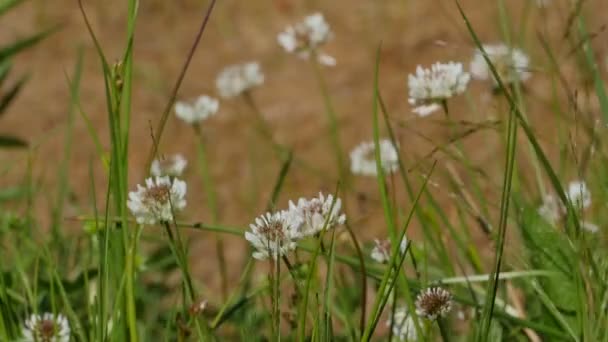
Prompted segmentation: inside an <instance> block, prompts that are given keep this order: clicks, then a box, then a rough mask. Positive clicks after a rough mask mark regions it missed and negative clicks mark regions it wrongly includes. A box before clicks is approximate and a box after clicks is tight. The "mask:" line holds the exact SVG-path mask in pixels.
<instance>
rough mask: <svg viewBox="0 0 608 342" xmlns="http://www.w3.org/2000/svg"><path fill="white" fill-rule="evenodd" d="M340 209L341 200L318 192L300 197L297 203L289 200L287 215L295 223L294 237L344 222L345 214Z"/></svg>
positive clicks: (330, 227) (300, 236) (317, 231)
mask: <svg viewBox="0 0 608 342" xmlns="http://www.w3.org/2000/svg"><path fill="white" fill-rule="evenodd" d="M341 210H342V200H340V199H339V198H336V199H335V200H334V196H332V195H331V194H330V195H327V197H325V196H324V195H323V194H322V193H319V196H318V197H315V198H312V199H305V198H300V199H299V200H298V203H297V204H294V203H293V202H292V201H289V211H288V215H289V216H290V217H291V221H292V222H293V223H294V224H295V225H296V231H295V235H296V237H298V238H303V237H306V236H313V235H315V234H317V233H320V232H321V231H322V230H323V228H325V229H327V230H329V229H332V228H334V227H335V226H337V225H341V224H344V222H345V221H346V215H345V214H343V213H341Z"/></svg>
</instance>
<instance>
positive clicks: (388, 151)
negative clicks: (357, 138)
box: [350, 139, 399, 176]
mask: <svg viewBox="0 0 608 342" xmlns="http://www.w3.org/2000/svg"><path fill="white" fill-rule="evenodd" d="M378 143H379V145H380V162H381V163H382V168H383V170H384V172H385V173H393V172H395V171H397V170H398V168H399V153H397V149H396V148H395V146H394V145H393V143H392V142H391V141H390V140H388V139H382V140H380V141H379V142H378ZM374 152H375V148H374V142H373V141H368V142H363V143H361V144H359V145H358V146H357V147H355V148H354V149H353V150H352V151H351V152H350V170H351V172H352V173H354V174H358V175H363V176H377V175H378V173H377V169H376V159H375V154H374Z"/></svg>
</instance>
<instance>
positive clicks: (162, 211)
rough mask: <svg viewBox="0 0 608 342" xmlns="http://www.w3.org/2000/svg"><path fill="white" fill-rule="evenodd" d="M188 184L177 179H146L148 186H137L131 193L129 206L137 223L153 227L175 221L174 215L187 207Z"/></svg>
mask: <svg viewBox="0 0 608 342" xmlns="http://www.w3.org/2000/svg"><path fill="white" fill-rule="evenodd" d="M185 196H186V182H184V181H181V180H179V179H177V178H175V179H173V180H171V178H169V177H167V176H165V177H154V178H148V179H146V186H145V187H144V186H141V185H139V184H138V185H137V191H132V192H129V200H128V201H127V206H128V207H129V209H130V210H131V213H133V216H135V219H136V220H137V223H139V224H148V225H153V224H156V223H159V222H161V223H164V222H171V221H173V213H174V212H176V211H179V210H182V209H184V208H185V207H186V199H185Z"/></svg>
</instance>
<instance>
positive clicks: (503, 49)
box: [471, 44, 530, 87]
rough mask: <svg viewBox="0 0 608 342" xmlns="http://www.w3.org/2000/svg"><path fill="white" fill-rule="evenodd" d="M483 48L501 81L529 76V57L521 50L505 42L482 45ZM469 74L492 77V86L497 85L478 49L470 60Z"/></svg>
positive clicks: (517, 79) (520, 80)
mask: <svg viewBox="0 0 608 342" xmlns="http://www.w3.org/2000/svg"><path fill="white" fill-rule="evenodd" d="M483 49H484V51H485V52H486V54H487V55H488V58H489V60H490V61H491V62H492V64H493V65H494V68H495V69H496V72H497V73H498V76H499V77H500V79H501V80H502V81H503V83H505V84H512V83H517V82H523V81H525V80H527V79H528V78H530V72H529V71H528V70H529V68H530V59H529V58H528V56H527V55H526V54H525V53H524V52H523V51H522V50H520V49H517V48H512V47H509V46H507V45H505V44H495V45H489V44H488V45H483ZM471 74H472V75H473V77H474V78H476V79H479V80H488V79H492V81H493V83H494V86H495V87H496V86H498V81H497V80H496V78H495V77H494V75H493V74H492V71H491V70H490V67H489V66H488V64H487V63H486V60H485V58H484V57H483V53H482V52H481V50H479V49H477V50H475V55H474V56H473V60H472V61H471Z"/></svg>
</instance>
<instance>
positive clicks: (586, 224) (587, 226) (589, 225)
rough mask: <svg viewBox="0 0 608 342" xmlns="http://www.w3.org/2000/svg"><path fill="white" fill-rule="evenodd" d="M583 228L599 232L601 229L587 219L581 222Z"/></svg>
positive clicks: (590, 231) (591, 231)
mask: <svg viewBox="0 0 608 342" xmlns="http://www.w3.org/2000/svg"><path fill="white" fill-rule="evenodd" d="M581 228H583V229H584V230H586V231H588V232H589V233H597V232H598V231H599V230H600V227H598V226H597V225H596V224H594V223H591V222H586V221H583V222H581Z"/></svg>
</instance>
